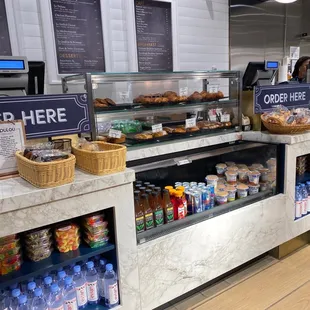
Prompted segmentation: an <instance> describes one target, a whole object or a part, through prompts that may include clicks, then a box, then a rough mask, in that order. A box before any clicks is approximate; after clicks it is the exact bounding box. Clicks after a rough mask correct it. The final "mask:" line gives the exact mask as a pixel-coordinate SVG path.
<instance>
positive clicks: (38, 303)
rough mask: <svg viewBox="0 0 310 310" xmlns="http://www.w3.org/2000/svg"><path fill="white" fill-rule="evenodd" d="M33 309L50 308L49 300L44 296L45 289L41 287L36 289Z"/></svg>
mask: <svg viewBox="0 0 310 310" xmlns="http://www.w3.org/2000/svg"><path fill="white" fill-rule="evenodd" d="M30 309H31V310H48V306H47V302H46V300H45V298H44V296H43V291H42V289H41V288H40V287H38V288H36V289H35V290H34V298H33V301H32V304H31V308H30Z"/></svg>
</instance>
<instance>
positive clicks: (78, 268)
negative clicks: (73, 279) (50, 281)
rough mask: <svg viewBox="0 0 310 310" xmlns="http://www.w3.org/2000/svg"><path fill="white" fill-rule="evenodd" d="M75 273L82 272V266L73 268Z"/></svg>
mask: <svg viewBox="0 0 310 310" xmlns="http://www.w3.org/2000/svg"><path fill="white" fill-rule="evenodd" d="M73 271H74V272H75V273H77V272H81V266H80V265H75V266H74V267H73Z"/></svg>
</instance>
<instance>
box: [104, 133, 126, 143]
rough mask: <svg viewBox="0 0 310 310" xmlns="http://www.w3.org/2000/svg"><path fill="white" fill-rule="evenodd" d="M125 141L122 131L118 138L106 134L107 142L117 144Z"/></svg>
mask: <svg viewBox="0 0 310 310" xmlns="http://www.w3.org/2000/svg"><path fill="white" fill-rule="evenodd" d="M125 141H126V135H124V134H123V133H122V135H121V137H120V138H113V137H109V136H108V142H109V143H116V144H119V143H124V142H125Z"/></svg>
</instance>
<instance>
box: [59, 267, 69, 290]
mask: <svg viewBox="0 0 310 310" xmlns="http://www.w3.org/2000/svg"><path fill="white" fill-rule="evenodd" d="M66 276H67V274H66V272H65V271H64V270H61V271H58V274H57V278H58V286H59V287H60V289H62V290H63V288H64V286H65V277H66Z"/></svg>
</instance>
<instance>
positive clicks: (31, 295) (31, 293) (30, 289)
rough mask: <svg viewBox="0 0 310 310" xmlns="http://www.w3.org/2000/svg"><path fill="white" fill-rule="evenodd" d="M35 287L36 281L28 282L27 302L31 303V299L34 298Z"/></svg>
mask: <svg viewBox="0 0 310 310" xmlns="http://www.w3.org/2000/svg"><path fill="white" fill-rule="evenodd" d="M35 289H36V283H35V282H29V283H28V285H27V290H28V291H27V295H28V302H29V304H30V305H31V303H32V300H33V298H34V290H35Z"/></svg>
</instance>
